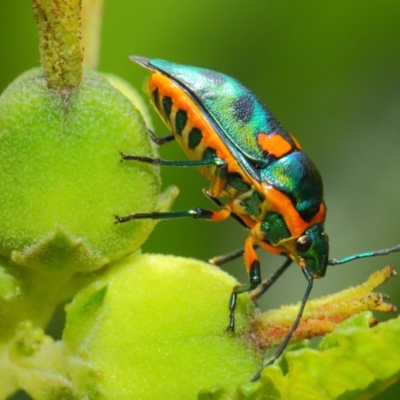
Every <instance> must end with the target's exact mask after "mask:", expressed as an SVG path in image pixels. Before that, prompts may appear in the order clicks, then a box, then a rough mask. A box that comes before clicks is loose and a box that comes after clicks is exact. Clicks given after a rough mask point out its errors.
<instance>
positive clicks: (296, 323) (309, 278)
mask: <svg viewBox="0 0 400 400" xmlns="http://www.w3.org/2000/svg"><path fill="white" fill-rule="evenodd" d="M303 272H304V275H305V276H306V279H307V281H308V285H307V288H306V291H305V293H304V296H303V300H302V301H301V305H300V309H299V312H298V313H297V317H296V320H295V321H294V322H293V325H292V327H291V328H290V331H289V333H288V334H287V335H286V337H285V339H284V340H283V342H282V343H281V344H280V346H279V347H278V349H277V350H276V352H275V354H274V356H273V358H272V359H271V360H270V361H268V362H267V364H265V365H264V367H263V368H262V369H261V370H260V371H259V372H257V374H256V375H254V376H253V378H252V379H251V382H255V381H257V380H258V379H260V376H261V372H262V370H263V369H264V368H265V367H267V366H268V365H272V364H273V363H274V362H275V361H276V360H277V359H278V358H279V357H280V356H281V355H282V353H283V352H284V351H285V349H286V346H287V345H288V344H289V342H290V339H291V338H292V336H293V333H294V332H295V331H296V329H297V327H298V326H299V323H300V320H301V317H302V315H303V311H304V307H305V305H306V303H307V300H308V296H309V295H310V292H311V289H312V287H313V282H314V278H313V277H312V275H311V274H310V272H309V271H308V270H307V269H306V268H305V269H303Z"/></svg>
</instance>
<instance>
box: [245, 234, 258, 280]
mask: <svg viewBox="0 0 400 400" xmlns="http://www.w3.org/2000/svg"><path fill="white" fill-rule="evenodd" d="M256 261H259V259H258V255H257V253H256V251H255V250H254V240H253V238H252V237H251V236H249V237H248V238H247V239H246V240H245V242H244V264H245V266H246V269H247V271H248V272H249V271H250V268H251V266H252V265H253V264H254V262H256Z"/></svg>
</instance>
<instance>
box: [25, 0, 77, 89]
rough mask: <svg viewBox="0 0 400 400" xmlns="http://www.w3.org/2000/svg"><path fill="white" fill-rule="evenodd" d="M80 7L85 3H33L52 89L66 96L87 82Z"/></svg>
mask: <svg viewBox="0 0 400 400" xmlns="http://www.w3.org/2000/svg"><path fill="white" fill-rule="evenodd" d="M80 6H81V0H61V1H54V0H33V10H34V15H35V19H36V23H37V26H38V30H39V49H40V58H41V63H42V67H43V70H44V74H45V77H46V80H47V84H48V87H49V88H50V89H53V90H56V91H59V92H61V93H63V94H64V95H66V96H68V95H69V94H70V93H71V92H72V91H73V90H74V89H75V88H76V87H77V86H79V84H80V82H81V81H82V78H83V66H82V61H83V49H82V45H81V38H80V32H79V28H80Z"/></svg>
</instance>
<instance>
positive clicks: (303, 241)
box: [296, 235, 312, 253]
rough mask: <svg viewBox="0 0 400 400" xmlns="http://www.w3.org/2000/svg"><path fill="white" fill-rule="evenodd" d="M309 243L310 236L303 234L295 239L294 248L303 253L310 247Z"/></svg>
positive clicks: (310, 243)
mask: <svg viewBox="0 0 400 400" xmlns="http://www.w3.org/2000/svg"><path fill="white" fill-rule="evenodd" d="M311 245H312V239H311V238H310V236H307V235H303V236H300V237H299V238H298V239H297V242H296V250H297V251H299V252H301V253H304V252H306V251H307V250H308V249H309V248H310V247H311Z"/></svg>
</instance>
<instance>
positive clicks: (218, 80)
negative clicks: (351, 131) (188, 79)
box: [202, 69, 226, 86]
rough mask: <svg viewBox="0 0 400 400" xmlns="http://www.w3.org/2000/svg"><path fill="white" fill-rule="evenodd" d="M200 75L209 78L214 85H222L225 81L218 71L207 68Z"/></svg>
mask: <svg viewBox="0 0 400 400" xmlns="http://www.w3.org/2000/svg"><path fill="white" fill-rule="evenodd" d="M202 75H203V76H204V77H205V78H206V79H207V80H209V81H210V83H211V84H212V85H215V86H220V85H223V84H224V83H225V82H226V79H225V77H224V75H222V74H220V73H218V72H214V71H210V70H208V69H205V70H203V71H202Z"/></svg>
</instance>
